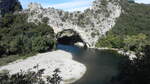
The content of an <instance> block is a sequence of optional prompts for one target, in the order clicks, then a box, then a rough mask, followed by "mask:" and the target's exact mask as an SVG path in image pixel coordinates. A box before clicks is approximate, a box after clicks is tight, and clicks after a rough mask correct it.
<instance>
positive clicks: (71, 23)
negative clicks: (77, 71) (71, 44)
mask: <svg viewBox="0 0 150 84" xmlns="http://www.w3.org/2000/svg"><path fill="white" fill-rule="evenodd" d="M28 11H29V17H28V22H35V23H38V22H45V21H43V19H45V18H46V19H47V24H48V25H50V26H52V27H53V29H54V31H55V33H58V32H60V31H62V30H64V29H73V30H74V31H76V32H78V33H79V35H80V36H81V38H82V40H83V41H84V42H86V43H87V44H88V45H89V46H90V47H94V46H95V44H96V42H97V40H98V39H99V38H100V37H101V36H102V35H105V34H106V32H107V31H109V30H110V29H111V28H112V27H113V26H114V25H115V21H116V19H117V18H118V17H119V16H120V14H121V11H122V10H121V5H120V0H96V1H94V2H93V5H92V7H91V8H89V9H86V10H85V11H84V12H80V11H76V12H72V13H70V12H65V11H62V10H58V9H54V8H42V6H40V4H36V3H31V4H30V5H29V8H28Z"/></svg>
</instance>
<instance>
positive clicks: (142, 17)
mask: <svg viewBox="0 0 150 84" xmlns="http://www.w3.org/2000/svg"><path fill="white" fill-rule="evenodd" d="M149 10H150V5H146V4H137V3H127V4H126V5H124V8H123V13H122V14H121V16H120V17H119V18H118V19H117V22H116V25H115V26H114V27H113V28H112V29H111V30H110V31H109V32H107V35H106V36H104V37H103V38H100V39H99V42H98V43H97V47H111V48H124V49H126V48H127V47H128V48H130V50H133V51H136V50H137V49H138V48H140V47H144V45H146V44H150V25H149V22H150V11H149ZM127 44H128V45H127Z"/></svg>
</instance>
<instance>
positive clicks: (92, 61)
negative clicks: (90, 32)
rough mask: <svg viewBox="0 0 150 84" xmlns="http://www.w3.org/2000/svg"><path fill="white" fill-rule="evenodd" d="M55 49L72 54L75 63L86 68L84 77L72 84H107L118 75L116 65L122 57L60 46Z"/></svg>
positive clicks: (109, 52) (92, 50)
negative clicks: (79, 63) (81, 64)
mask: <svg viewBox="0 0 150 84" xmlns="http://www.w3.org/2000/svg"><path fill="white" fill-rule="evenodd" d="M57 49H61V50H65V51H67V52H70V53H72V54H73V56H74V59H75V60H76V61H79V62H81V63H83V64H85V65H86V67H87V72H86V73H85V75H84V76H83V77H82V78H81V79H80V80H79V81H77V82H75V83H73V84H108V83H109V82H110V80H111V79H112V77H114V76H116V75H117V74H118V65H119V63H120V61H121V60H122V59H123V56H121V55H119V54H117V52H115V51H111V50H98V49H82V48H78V47H76V46H67V45H60V44H59V45H58V46H57Z"/></svg>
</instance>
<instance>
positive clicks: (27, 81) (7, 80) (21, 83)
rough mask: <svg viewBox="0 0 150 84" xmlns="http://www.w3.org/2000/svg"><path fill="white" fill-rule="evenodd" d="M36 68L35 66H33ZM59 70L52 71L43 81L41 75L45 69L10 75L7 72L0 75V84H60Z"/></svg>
mask: <svg viewBox="0 0 150 84" xmlns="http://www.w3.org/2000/svg"><path fill="white" fill-rule="evenodd" d="M35 67H36V68H38V67H37V66H35ZM58 70H59V69H56V70H55V71H54V74H53V75H52V77H51V76H48V77H47V80H43V77H42V74H43V73H44V71H45V69H40V70H38V71H37V72H34V71H31V70H28V71H27V72H24V71H22V70H21V71H20V72H19V73H16V74H13V75H10V74H9V73H8V71H7V70H4V71H3V73H0V80H1V81H0V84H60V82H61V81H62V78H61V77H60V76H59V72H58Z"/></svg>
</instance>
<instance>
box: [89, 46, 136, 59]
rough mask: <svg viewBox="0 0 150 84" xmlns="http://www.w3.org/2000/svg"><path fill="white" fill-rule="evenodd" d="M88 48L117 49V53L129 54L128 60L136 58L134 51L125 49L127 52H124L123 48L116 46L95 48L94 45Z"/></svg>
mask: <svg viewBox="0 0 150 84" xmlns="http://www.w3.org/2000/svg"><path fill="white" fill-rule="evenodd" d="M89 49H98V50H114V51H117V53H118V54H121V55H127V56H129V59H130V60H133V59H134V58H137V56H136V55H135V52H133V51H127V52H125V51H124V50H122V49H117V48H107V47H102V48H96V47H89Z"/></svg>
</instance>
